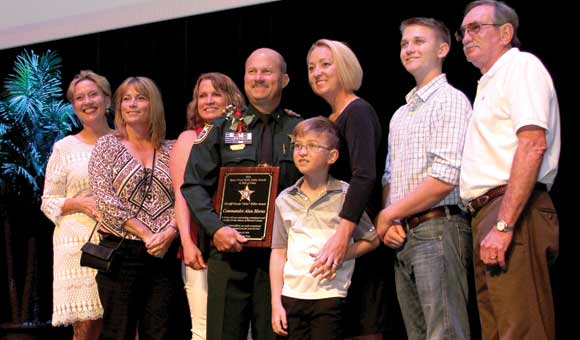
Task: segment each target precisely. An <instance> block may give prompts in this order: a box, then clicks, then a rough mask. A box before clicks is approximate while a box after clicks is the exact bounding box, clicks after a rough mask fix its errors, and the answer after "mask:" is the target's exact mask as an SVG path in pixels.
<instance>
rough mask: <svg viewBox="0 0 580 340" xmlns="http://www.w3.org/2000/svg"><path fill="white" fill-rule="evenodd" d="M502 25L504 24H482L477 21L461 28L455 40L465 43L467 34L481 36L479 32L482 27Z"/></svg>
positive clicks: (456, 33)
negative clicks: (464, 38) (464, 39)
mask: <svg viewBox="0 0 580 340" xmlns="http://www.w3.org/2000/svg"><path fill="white" fill-rule="evenodd" d="M501 25H503V24H482V23H479V22H477V21H474V22H470V23H469V24H467V25H465V26H462V27H459V29H458V30H457V32H455V40H457V41H459V42H461V41H463V37H464V36H465V32H467V33H469V34H470V35H473V34H479V31H481V27H482V26H501Z"/></svg>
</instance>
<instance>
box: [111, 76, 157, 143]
mask: <svg viewBox="0 0 580 340" xmlns="http://www.w3.org/2000/svg"><path fill="white" fill-rule="evenodd" d="M130 87H132V88H133V89H135V91H137V93H139V94H140V95H143V96H145V97H146V98H147V99H149V141H150V142H151V144H153V147H154V148H156V149H157V148H159V147H160V146H161V142H162V141H163V140H164V139H165V110H164V109H163V100H162V99H161V92H159V89H158V88H157V85H155V82H153V80H151V79H149V78H147V77H129V78H127V79H125V80H124V81H123V83H121V85H119V88H117V91H115V96H114V100H113V101H114V103H115V135H116V136H118V137H121V138H123V139H126V138H127V129H126V127H125V121H124V120H123V115H122V113H121V102H122V101H123V96H124V95H125V93H126V92H127V91H128V90H129V88H130Z"/></svg>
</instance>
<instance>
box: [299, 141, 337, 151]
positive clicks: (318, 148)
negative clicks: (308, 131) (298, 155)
mask: <svg viewBox="0 0 580 340" xmlns="http://www.w3.org/2000/svg"><path fill="white" fill-rule="evenodd" d="M292 147H293V148H294V152H300V150H302V149H303V148H304V149H306V152H310V151H312V152H322V150H328V151H330V150H332V149H331V148H328V147H326V146H323V145H318V144H314V143H308V144H301V143H292Z"/></svg>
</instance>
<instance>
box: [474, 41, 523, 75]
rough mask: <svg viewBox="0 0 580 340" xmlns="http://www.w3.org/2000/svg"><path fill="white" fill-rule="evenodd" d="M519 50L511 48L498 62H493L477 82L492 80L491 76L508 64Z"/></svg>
mask: <svg viewBox="0 0 580 340" xmlns="http://www.w3.org/2000/svg"><path fill="white" fill-rule="evenodd" d="M519 50H520V49H519V48H517V47H512V48H510V49H509V50H508V51H507V52H505V53H504V54H502V55H501V56H500V57H499V59H498V60H496V61H495V63H494V64H493V65H492V66H491V68H490V69H489V70H488V71H487V72H486V73H485V74H484V75H482V76H481V79H480V80H479V81H482V80H487V79H490V78H493V76H494V75H495V74H496V73H497V72H498V71H499V70H500V69H501V68H502V67H503V66H504V65H506V64H508V63H509V62H510V61H511V60H512V59H513V58H514V57H515V55H516V53H518V52H519Z"/></svg>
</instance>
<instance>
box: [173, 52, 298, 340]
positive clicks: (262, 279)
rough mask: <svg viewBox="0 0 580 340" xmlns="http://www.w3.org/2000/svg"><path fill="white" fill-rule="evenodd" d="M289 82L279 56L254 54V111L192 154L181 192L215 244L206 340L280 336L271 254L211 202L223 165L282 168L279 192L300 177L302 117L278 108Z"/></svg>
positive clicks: (232, 118)
mask: <svg viewBox="0 0 580 340" xmlns="http://www.w3.org/2000/svg"><path fill="white" fill-rule="evenodd" d="M288 82H289V77H288V74H287V73H286V62H285V61H284V58H283V57H282V56H281V55H280V54H279V53H278V52H276V51H274V50H272V49H268V48H260V49H257V50H255V51H254V52H252V54H250V56H249V57H248V59H247V60H246V70H245V76H244V89H245V92H246V96H247V98H248V101H249V102H250V105H249V107H248V109H247V110H245V111H244V112H243V113H239V112H234V113H233V114H232V113H230V114H227V115H226V116H225V117H221V118H217V119H215V120H214V121H212V122H211V124H208V125H206V127H205V128H204V130H203V131H202V133H200V136H199V138H198V139H197V141H196V142H195V145H194V146H193V147H192V149H191V153H190V155H189V160H188V163H187V166H186V169H185V175H184V183H183V186H182V187H181V191H182V193H183V196H184V197H185V199H186V200H187V203H188V205H189V207H190V209H191V210H192V212H193V214H194V215H195V217H196V218H197V219H198V220H199V221H200V225H201V226H202V227H203V229H204V230H205V232H206V233H207V234H208V235H209V236H210V237H211V240H212V241H213V244H212V246H211V247H210V252H209V260H208V304H207V305H208V316H207V338H208V339H215V340H221V339H223V340H229V339H236V340H237V339H246V338H247V333H248V327H249V324H250V321H251V325H252V335H253V338H254V339H255V340H261V339H275V338H276V337H275V334H274V332H273V331H272V326H271V321H270V318H271V305H270V279H269V272H268V264H269V258H270V249H269V248H249V247H244V243H245V242H246V241H247V240H246V238H245V237H244V236H242V235H241V234H240V233H239V232H238V231H237V230H235V229H234V228H232V227H229V226H228V225H226V224H225V223H224V222H223V221H221V219H220V218H219V216H218V215H217V213H216V211H215V209H214V208H213V205H212V201H211V197H212V195H213V194H214V192H215V191H216V188H217V184H218V176H219V170H220V167H222V166H227V167H232V166H257V165H260V164H270V165H273V166H279V167H280V174H279V185H278V192H281V191H282V190H283V189H284V188H286V187H288V186H290V185H291V184H293V183H295V182H296V180H297V179H298V178H299V177H300V173H299V172H298V170H297V169H296V167H295V166H294V163H293V161H292V144H291V139H290V136H291V134H292V130H293V129H294V126H296V124H298V122H299V121H300V120H301V118H299V117H295V116H290V115H288V114H287V113H286V112H285V111H284V110H282V109H281V108H280V101H281V98H282V90H283V89H284V87H286V85H288Z"/></svg>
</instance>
